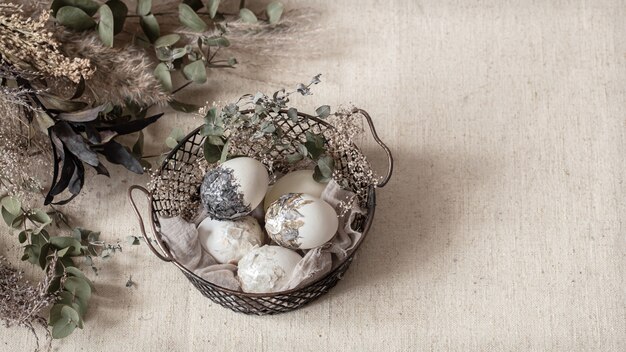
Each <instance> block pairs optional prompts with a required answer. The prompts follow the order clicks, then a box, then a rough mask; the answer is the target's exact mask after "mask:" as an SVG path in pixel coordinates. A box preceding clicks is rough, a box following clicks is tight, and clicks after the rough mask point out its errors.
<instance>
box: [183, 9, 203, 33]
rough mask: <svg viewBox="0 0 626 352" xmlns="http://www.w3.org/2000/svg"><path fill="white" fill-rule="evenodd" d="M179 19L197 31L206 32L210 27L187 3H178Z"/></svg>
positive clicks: (184, 24)
mask: <svg viewBox="0 0 626 352" xmlns="http://www.w3.org/2000/svg"><path fill="white" fill-rule="evenodd" d="M178 19H179V20H180V23H181V24H182V25H183V26H185V27H187V28H189V29H191V30H193V31H196V32H204V31H206V30H207V28H208V26H207V24H206V23H205V22H204V21H203V20H202V19H201V18H200V16H198V14H197V13H196V12H195V11H194V10H193V9H192V8H191V7H190V6H189V5H187V4H180V5H178Z"/></svg>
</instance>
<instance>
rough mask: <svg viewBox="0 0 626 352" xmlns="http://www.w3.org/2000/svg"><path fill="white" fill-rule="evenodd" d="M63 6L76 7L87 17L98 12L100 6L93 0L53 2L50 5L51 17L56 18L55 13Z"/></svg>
mask: <svg viewBox="0 0 626 352" xmlns="http://www.w3.org/2000/svg"><path fill="white" fill-rule="evenodd" d="M63 6H73V7H78V8H79V9H81V10H83V11H84V12H85V13H86V14H87V15H89V16H93V15H95V14H96V12H98V8H99V7H100V4H98V3H97V2H95V1H93V0H54V1H53V2H52V4H51V5H50V9H51V10H52V16H53V17H56V15H57V12H58V11H59V9H60V8H61V7H63Z"/></svg>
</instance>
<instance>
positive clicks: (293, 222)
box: [265, 193, 339, 249]
mask: <svg viewBox="0 0 626 352" xmlns="http://www.w3.org/2000/svg"><path fill="white" fill-rule="evenodd" d="M338 227H339V220H338V219H337V213H336V212H335V209H333V207H331V206H330V204H328V203H326V202H324V201H323V200H321V199H319V198H317V197H313V196H311V195H309V194H303V193H289V194H286V195H283V196H281V197H280V198H278V200H276V201H275V202H274V203H272V205H270V207H269V208H268V209H267V212H266V213H265V230H266V231H267V234H268V235H269V236H270V238H271V239H272V240H274V242H276V243H277V244H279V245H281V246H283V247H286V248H291V249H310V248H315V247H318V246H321V245H323V244H324V243H326V242H328V241H329V240H330V239H331V238H333V236H335V233H336V232H337V228H338Z"/></svg>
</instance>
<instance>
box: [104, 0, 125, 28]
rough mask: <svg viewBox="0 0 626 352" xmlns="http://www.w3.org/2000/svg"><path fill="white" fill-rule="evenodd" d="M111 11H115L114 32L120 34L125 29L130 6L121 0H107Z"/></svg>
mask: <svg viewBox="0 0 626 352" xmlns="http://www.w3.org/2000/svg"><path fill="white" fill-rule="evenodd" d="M106 5H107V6H109V8H110V9H111V12H113V34H118V33H120V32H121V31H122V30H123V29H124V23H125V22H126V15H128V7H127V6H126V4H125V3H124V2H122V1H120V0H109V1H107V2H106Z"/></svg>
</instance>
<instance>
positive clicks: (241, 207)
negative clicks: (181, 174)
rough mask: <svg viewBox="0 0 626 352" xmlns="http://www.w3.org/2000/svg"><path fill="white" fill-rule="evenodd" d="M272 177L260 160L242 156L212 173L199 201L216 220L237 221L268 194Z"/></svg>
mask: <svg viewBox="0 0 626 352" xmlns="http://www.w3.org/2000/svg"><path fill="white" fill-rule="evenodd" d="M268 184H269V175H268V173H267V170H266V169H265V167H264V166H263V164H261V163H260V162H259V161H258V160H256V159H253V158H248V157H240V158H235V159H231V160H228V161H226V162H224V163H222V164H220V165H219V166H217V167H215V168H213V169H211V170H209V171H208V172H207V173H206V175H205V176H204V179H203V181H202V185H201V186H200V199H201V201H202V205H203V206H204V208H205V209H206V211H207V213H208V214H209V216H210V217H211V218H213V219H228V220H233V219H238V218H241V217H243V216H246V215H248V214H249V213H250V212H252V210H253V209H254V208H256V207H257V206H258V205H259V204H260V203H261V201H263V197H264V196H265V193H266V192H267V188H268Z"/></svg>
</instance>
